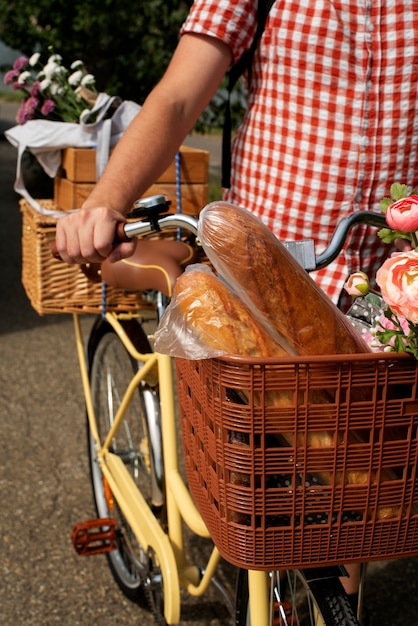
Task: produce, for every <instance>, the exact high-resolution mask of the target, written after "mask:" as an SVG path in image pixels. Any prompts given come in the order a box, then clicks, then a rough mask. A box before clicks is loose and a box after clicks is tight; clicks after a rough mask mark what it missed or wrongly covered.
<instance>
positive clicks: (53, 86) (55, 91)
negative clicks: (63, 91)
mask: <svg viewBox="0 0 418 626" xmlns="http://www.w3.org/2000/svg"><path fill="white" fill-rule="evenodd" d="M58 90H59V85H58V83H50V86H49V91H50V92H51V95H52V96H56V95H57V94H58Z"/></svg>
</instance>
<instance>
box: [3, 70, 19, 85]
mask: <svg viewBox="0 0 418 626" xmlns="http://www.w3.org/2000/svg"><path fill="white" fill-rule="evenodd" d="M19 74H20V72H19V70H9V71H8V72H6V73H5V75H4V77H3V83H4V84H5V85H11V84H12V83H14V81H15V80H16V79H17V77H18V76H19Z"/></svg>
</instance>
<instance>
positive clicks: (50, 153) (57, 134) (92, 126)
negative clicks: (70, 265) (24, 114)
mask: <svg viewBox="0 0 418 626" xmlns="http://www.w3.org/2000/svg"><path fill="white" fill-rule="evenodd" d="M118 103H119V98H117V97H115V96H108V95H107V94H105V93H101V94H99V96H98V98H97V100H96V102H95V104H94V107H93V108H92V109H86V110H85V111H83V113H82V114H81V115H80V123H79V124H76V123H67V122H52V121H50V120H42V119H37V120H29V121H28V122H26V123H25V124H21V125H18V126H14V127H13V128H10V129H8V130H6V131H5V136H6V138H7V139H8V141H10V143H11V144H12V145H14V146H15V147H16V148H17V150H18V154H17V167H16V180H15V184H14V189H15V191H16V192H17V193H18V194H20V195H21V196H22V197H23V198H25V200H26V201H27V202H29V203H30V204H31V205H32V206H33V207H34V208H35V209H36V210H37V211H39V212H40V213H43V214H48V215H52V216H54V217H61V216H62V214H63V213H62V211H61V212H58V211H50V210H49V209H45V207H42V206H41V205H40V204H39V202H37V201H36V200H35V199H34V198H32V196H31V195H30V194H29V192H28V190H27V189H26V187H25V183H24V180H23V173H22V163H21V162H22V156H23V153H24V151H25V150H28V151H29V152H31V153H32V154H33V155H34V156H35V157H36V158H37V160H38V161H39V163H40V165H41V166H42V168H43V169H44V171H45V172H46V173H47V174H48V176H50V177H51V178H54V177H55V176H56V174H57V172H58V170H59V168H60V165H61V150H62V149H64V148H95V149H96V171H97V179H99V178H100V176H101V175H102V173H103V170H104V168H105V166H106V163H107V161H108V158H109V151H110V149H111V148H113V147H114V146H115V144H116V143H117V142H118V141H119V139H120V138H121V136H122V134H123V133H124V131H125V130H126V128H127V127H128V125H129V124H130V122H131V121H132V120H133V118H134V117H135V115H136V114H137V112H138V111H139V109H140V108H141V107H140V106H139V104H136V103H135V102H132V101H130V100H125V101H123V102H121V103H120V104H119V106H118V108H117V109H116V111H115V112H114V113H113V115H112V116H111V117H109V118H108V119H105V118H106V114H107V113H108V111H109V108H110V107H111V106H112V105H113V106H114V105H116V104H118Z"/></svg>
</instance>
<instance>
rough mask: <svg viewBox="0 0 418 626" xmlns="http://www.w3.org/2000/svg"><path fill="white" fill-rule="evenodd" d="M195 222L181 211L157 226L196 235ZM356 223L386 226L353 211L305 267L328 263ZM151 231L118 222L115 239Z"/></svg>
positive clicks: (142, 224) (150, 226)
mask: <svg viewBox="0 0 418 626" xmlns="http://www.w3.org/2000/svg"><path fill="white" fill-rule="evenodd" d="M197 224H198V220H197V219H196V218H194V217H191V216H189V215H184V214H182V213H177V214H174V215H166V216H164V217H161V218H159V219H158V227H159V228H160V229H161V230H165V229H169V228H185V229H186V230H188V231H190V232H191V233H193V234H194V235H197ZM358 224H366V225H369V226H375V227H376V228H384V227H385V226H387V223H386V219H385V216H384V215H381V214H379V213H372V212H369V211H359V212H358V213H353V214H352V215H350V216H348V217H345V218H343V219H342V220H341V221H340V222H339V223H338V224H337V227H336V228H335V230H334V233H333V235H332V237H331V241H330V242H329V244H328V246H327V247H326V249H325V250H324V251H323V252H322V253H321V254H320V255H319V256H318V257H315V258H314V267H309V268H307V269H309V270H320V269H323V268H324V267H326V266H327V265H329V264H330V263H331V262H332V261H333V260H334V259H335V258H336V257H337V256H338V255H339V253H340V252H341V250H342V249H343V246H344V244H345V242H346V240H347V236H348V234H349V232H350V231H351V229H352V228H353V227H354V226H357V225H358ZM152 232H155V225H154V223H153V222H152V221H138V222H130V223H120V224H118V229H117V240H118V241H129V239H131V238H132V237H138V236H144V235H148V234H150V233H152ZM298 243H303V242H298ZM285 245H286V244H285ZM289 245H290V244H289Z"/></svg>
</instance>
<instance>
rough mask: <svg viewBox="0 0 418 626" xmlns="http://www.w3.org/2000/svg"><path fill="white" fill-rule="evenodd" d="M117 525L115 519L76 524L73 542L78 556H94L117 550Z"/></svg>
mask: <svg viewBox="0 0 418 626" xmlns="http://www.w3.org/2000/svg"><path fill="white" fill-rule="evenodd" d="M116 524H117V521H116V519H115V518H113V517H99V518H97V519H89V520H86V521H84V522H79V523H78V524H76V525H75V526H74V528H73V531H72V533H71V540H72V543H73V546H74V549H75V551H76V552H77V554H79V555H81V556H93V555H95V554H104V553H105V552H111V551H112V550H116V549H117V545H116Z"/></svg>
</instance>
